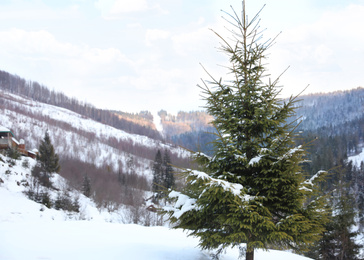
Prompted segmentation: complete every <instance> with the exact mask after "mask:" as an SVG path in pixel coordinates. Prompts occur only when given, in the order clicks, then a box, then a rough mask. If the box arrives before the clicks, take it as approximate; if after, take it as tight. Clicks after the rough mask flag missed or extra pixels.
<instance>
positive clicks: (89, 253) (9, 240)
mask: <svg viewBox="0 0 364 260" xmlns="http://www.w3.org/2000/svg"><path fill="white" fill-rule="evenodd" d="M0 158H1V159H0V179H1V180H2V181H0V259H7V260H24V259H27V260H33V259H34V260H35V259H52V260H58V259H59V260H64V259H68V260H73V259H77V260H83V259H85V260H93V259H95V260H99V259H107V260H111V259H132V260H139V259H140V260H142V259H148V260H167V259H173V260H178V259H180V260H185V259H192V260H193V259H196V260H204V259H206V260H207V259H210V257H209V252H206V251H201V250H200V249H199V248H198V247H197V245H198V240H197V239H196V238H193V237H188V236H187V234H186V233H185V232H183V231H182V230H172V229H169V228H168V227H143V226H138V225H134V224H123V223H122V222H123V221H121V220H122V219H123V217H122V214H123V213H122V212H121V211H119V212H113V213H109V212H105V211H99V210H98V209H96V207H95V206H94V204H93V202H92V201H91V200H90V199H88V198H86V197H84V196H83V195H82V194H77V191H74V190H71V191H70V192H71V193H74V195H77V196H79V200H80V206H81V210H80V212H79V213H70V212H65V211H62V210H55V209H48V208H46V207H45V206H43V205H41V204H39V203H36V202H34V201H31V200H29V199H28V198H27V197H26V195H25V194H24V193H23V191H24V190H26V189H27V183H29V182H30V181H31V177H30V168H31V166H33V165H34V164H35V161H34V160H33V159H30V158H24V157H23V158H22V159H21V160H17V161H16V162H15V165H13V166H11V164H10V163H9V162H8V161H9V158H7V157H5V156H3V155H0ZM53 182H54V183H55V186H57V188H58V189H60V188H62V185H66V183H65V182H64V180H63V179H62V178H61V177H60V176H58V175H55V177H54V178H53ZM67 189H69V187H67ZM55 192H57V191H56V190H55V191H52V193H55ZM54 195H55V194H52V196H54ZM124 217H125V216H124ZM238 255H239V252H238V251H237V250H235V249H229V250H227V252H226V254H225V255H224V256H223V257H222V259H223V260H233V259H237V257H238ZM255 259H256V260H263V259H270V260H305V259H308V258H305V257H302V256H298V255H294V254H291V253H288V252H280V251H275V250H271V251H262V250H258V251H257V252H256V256H255Z"/></svg>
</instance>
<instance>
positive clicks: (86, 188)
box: [82, 174, 91, 197]
mask: <svg viewBox="0 0 364 260" xmlns="http://www.w3.org/2000/svg"><path fill="white" fill-rule="evenodd" d="M82 193H83V195H85V196H86V197H90V196H91V181H90V178H89V177H88V175H87V174H85V175H84V176H83V181H82Z"/></svg>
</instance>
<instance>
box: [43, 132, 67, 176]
mask: <svg viewBox="0 0 364 260" xmlns="http://www.w3.org/2000/svg"><path fill="white" fill-rule="evenodd" d="M38 150H39V151H38V152H39V153H38V156H37V160H38V161H39V162H40V166H41V168H42V169H43V170H44V171H45V172H46V173H47V174H51V173H54V172H55V173H58V172H59V171H60V169H61V166H60V165H59V157H58V154H56V153H55V151H54V147H53V145H52V143H51V139H50V137H49V134H48V130H47V131H46V133H45V135H44V138H43V140H42V141H41V143H40V145H39V149H38Z"/></svg>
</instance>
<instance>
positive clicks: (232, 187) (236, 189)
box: [190, 170, 253, 201]
mask: <svg viewBox="0 0 364 260" xmlns="http://www.w3.org/2000/svg"><path fill="white" fill-rule="evenodd" d="M190 175H192V176H195V177H196V179H201V180H204V181H207V185H209V186H210V187H213V186H215V187H217V186H219V187H221V188H222V189H223V190H224V191H226V192H231V193H232V194H233V195H234V196H238V197H239V198H241V199H242V200H243V201H248V200H251V199H252V198H253V197H252V196H250V195H247V194H244V195H243V196H242V191H243V189H244V187H243V185H241V184H239V183H231V182H228V181H225V180H220V179H216V178H213V177H211V176H209V175H208V174H207V173H205V172H201V171H197V170H192V171H191V172H190ZM203 193H204V192H202V193H201V195H202V194H203Z"/></svg>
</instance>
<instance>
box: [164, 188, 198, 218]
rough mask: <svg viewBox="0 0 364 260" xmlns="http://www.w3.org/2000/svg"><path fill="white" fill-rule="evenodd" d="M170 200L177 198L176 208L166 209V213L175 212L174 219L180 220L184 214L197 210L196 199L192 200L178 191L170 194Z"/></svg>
mask: <svg viewBox="0 0 364 260" xmlns="http://www.w3.org/2000/svg"><path fill="white" fill-rule="evenodd" d="M169 197H170V198H177V201H176V204H175V205H174V207H168V206H166V207H164V210H166V211H173V212H174V213H173V215H172V217H175V218H177V219H178V218H179V217H180V216H182V214H183V213H185V212H187V211H190V210H193V209H196V208H197V205H196V199H192V198H190V197H189V196H187V195H185V194H182V193H181V192H178V191H171V192H170V193H169Z"/></svg>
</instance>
